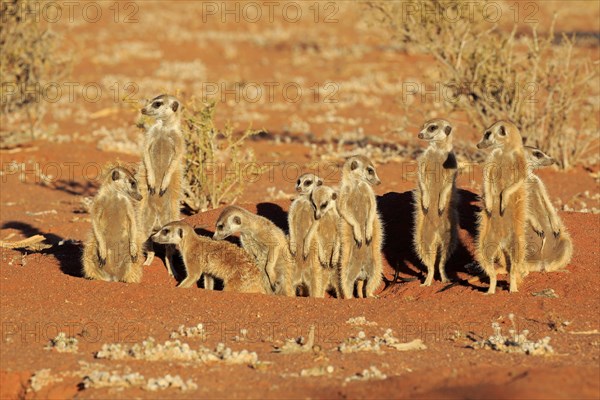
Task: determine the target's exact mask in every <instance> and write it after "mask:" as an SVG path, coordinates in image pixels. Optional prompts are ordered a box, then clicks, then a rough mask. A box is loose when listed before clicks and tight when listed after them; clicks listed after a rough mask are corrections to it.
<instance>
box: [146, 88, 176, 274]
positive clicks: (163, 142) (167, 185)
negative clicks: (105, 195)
mask: <svg viewBox="0 0 600 400" xmlns="http://www.w3.org/2000/svg"><path fill="white" fill-rule="evenodd" d="M141 112H142V114H143V115H148V116H150V117H153V118H155V119H156V122H155V123H154V124H153V125H152V126H150V128H149V129H148V130H147V132H146V135H145V137H144V145H143V151H142V163H141V166H140V171H139V180H140V182H141V184H142V189H143V190H145V191H146V192H147V195H145V196H144V201H143V202H142V209H143V213H142V215H141V225H142V228H141V229H142V231H143V234H144V235H145V237H146V239H148V238H149V237H150V235H151V234H152V233H154V232H156V231H157V230H158V229H160V228H161V227H162V226H163V225H165V224H167V223H169V222H171V221H174V220H177V219H179V205H180V201H181V197H182V184H183V154H184V152H185V141H184V138H183V132H182V130H181V121H180V120H181V105H180V103H179V101H178V100H177V99H176V98H175V97H173V96H168V95H160V96H157V97H155V98H154V99H152V100H151V101H150V102H148V104H146V106H145V107H144V108H142V110H141ZM172 250H173V247H172V246H167V255H166V264H167V271H168V273H169V275H171V276H173V271H172V268H171V266H170V259H171V254H172ZM147 253H148V254H147V259H146V262H145V265H150V263H151V262H152V260H153V258H154V251H153V246H152V241H151V240H148V242H147Z"/></svg>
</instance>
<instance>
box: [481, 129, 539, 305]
mask: <svg viewBox="0 0 600 400" xmlns="http://www.w3.org/2000/svg"><path fill="white" fill-rule="evenodd" d="M477 147H478V148H479V149H485V148H490V147H491V148H492V151H491V152H490V154H489V156H488V157H487V159H486V161H485V165H484V167H483V206H484V207H483V210H482V211H481V212H480V213H479V228H478V235H477V250H476V259H477V261H478V262H479V264H480V265H481V267H482V268H483V271H484V272H485V273H486V275H488V276H489V278H490V287H489V289H488V292H487V293H488V294H493V293H495V292H496V282H497V277H496V269H495V265H494V263H495V261H496V260H497V259H498V258H499V257H500V256H504V261H505V263H504V264H505V265H506V267H507V270H508V273H509V274H510V291H511V292H517V291H518V288H517V285H518V283H519V281H520V280H521V278H522V277H523V275H525V273H526V272H525V267H524V259H525V249H526V239H525V221H526V218H527V208H528V197H527V190H526V186H525V180H526V177H527V162H526V159H525V152H524V150H523V144H522V138H521V134H520V133H519V129H518V128H517V127H516V126H515V125H514V124H513V123H512V122H509V121H498V122H496V123H494V124H493V125H492V126H490V127H489V128H488V129H486V130H485V132H484V134H483V138H482V140H481V141H480V142H479V143H478V144H477Z"/></svg>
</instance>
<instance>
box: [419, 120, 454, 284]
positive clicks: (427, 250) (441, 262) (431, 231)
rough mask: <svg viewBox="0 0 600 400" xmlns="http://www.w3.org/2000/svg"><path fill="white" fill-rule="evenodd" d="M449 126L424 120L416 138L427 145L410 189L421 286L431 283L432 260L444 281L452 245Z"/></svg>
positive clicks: (452, 193) (452, 250)
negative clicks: (414, 185) (424, 275)
mask: <svg viewBox="0 0 600 400" xmlns="http://www.w3.org/2000/svg"><path fill="white" fill-rule="evenodd" d="M451 133H452V126H451V125H450V123H449V122H448V121H445V120H443V119H434V120H431V121H428V122H426V123H425V124H424V125H423V129H422V130H421V132H419V139H424V140H427V141H428V142H429V146H428V147H427V149H426V150H425V152H424V153H423V155H421V157H419V160H418V184H417V188H416V189H415V191H414V200H415V201H414V202H415V212H414V215H415V231H414V235H413V244H414V247H415V252H416V253H417V255H418V256H419V258H420V259H421V261H422V262H423V264H425V266H426V267H427V278H425V282H424V283H423V286H431V283H432V282H433V276H434V273H435V268H436V262H437V265H438V269H439V271H440V279H441V280H442V282H447V281H448V278H447V276H446V269H445V264H446V261H447V260H448V259H449V258H450V256H451V255H452V253H453V252H454V250H455V248H456V241H457V237H458V229H457V224H458V213H457V210H456V196H457V194H456V172H457V170H458V169H457V168H458V165H457V162H456V157H455V156H454V152H453V151H452V135H451Z"/></svg>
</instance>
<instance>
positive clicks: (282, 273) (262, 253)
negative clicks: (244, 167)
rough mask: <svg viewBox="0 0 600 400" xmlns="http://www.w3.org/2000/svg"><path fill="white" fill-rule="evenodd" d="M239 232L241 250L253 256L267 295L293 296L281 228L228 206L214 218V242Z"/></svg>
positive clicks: (285, 245) (289, 257)
mask: <svg viewBox="0 0 600 400" xmlns="http://www.w3.org/2000/svg"><path fill="white" fill-rule="evenodd" d="M237 232H240V240H241V242H242V247H243V248H244V250H246V252H247V253H248V254H249V255H250V256H251V257H253V259H254V261H255V264H256V266H257V268H258V270H259V271H260V272H261V276H262V284H263V288H264V289H265V291H266V292H267V293H275V294H280V295H285V296H293V295H294V292H293V290H292V283H291V273H292V272H293V268H294V265H293V260H292V255H291V254H290V250H289V247H288V241H287V238H286V236H285V234H284V233H283V231H282V230H281V229H279V228H278V227H276V226H275V224H274V223H273V222H271V221H269V220H268V219H266V218H264V217H261V216H259V215H255V214H253V213H251V212H249V211H247V210H245V209H243V208H240V207H237V206H228V207H225V209H224V210H223V211H222V212H221V215H220V216H219V218H218V219H217V223H216V230H215V233H214V235H213V239H215V240H223V239H225V238H227V237H228V236H230V235H232V234H235V233H237Z"/></svg>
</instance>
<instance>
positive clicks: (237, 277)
mask: <svg viewBox="0 0 600 400" xmlns="http://www.w3.org/2000/svg"><path fill="white" fill-rule="evenodd" d="M181 108H182V107H181V104H180V102H179V101H178V100H177V99H176V98H175V97H173V96H169V95H160V96H157V97H155V98H154V99H152V100H150V101H148V102H147V103H146V105H145V106H144V107H143V108H142V109H141V113H142V114H143V115H147V116H149V117H151V118H154V120H155V121H154V123H153V124H152V125H150V126H149V128H148V129H147V130H146V133H145V137H144V143H143V149H142V152H141V153H142V154H141V162H140V164H139V166H138V168H137V171H136V172H134V171H131V170H129V169H127V168H126V167H125V166H122V165H119V164H110V165H109V166H108V167H107V168H106V169H105V171H104V173H103V175H102V179H101V186H100V189H99V191H98V194H97V195H96V197H95V199H94V203H93V205H92V208H91V220H92V230H91V233H90V236H89V239H88V240H87V241H86V243H85V247H84V252H83V257H82V265H83V275H84V276H85V277H87V278H89V279H97V280H106V281H122V282H139V281H140V280H141V277H142V269H143V265H149V264H150V263H151V262H152V260H153V258H154V248H153V242H155V243H159V244H162V245H165V265H166V267H167V271H168V273H169V275H170V276H172V277H173V276H174V271H173V260H172V255H173V254H174V251H175V250H178V251H179V253H180V255H181V257H182V259H183V263H184V266H185V270H186V278H185V279H184V280H183V281H182V282H181V283H180V284H179V286H180V287H190V286H193V285H195V284H196V283H197V282H198V280H199V279H200V278H201V277H204V287H205V288H207V289H212V288H213V287H214V279H215V278H216V279H220V280H222V281H223V286H224V290H230V291H240V292H255V293H264V294H278V295H285V296H295V295H296V294H297V293H298V292H301V293H302V294H304V295H307V296H312V297H324V296H325V293H326V292H327V291H328V290H332V291H333V292H334V293H335V295H336V297H342V298H351V297H354V294H355V293H356V296H358V297H374V296H375V292H376V291H377V289H378V288H379V286H380V285H381V283H382V279H383V264H382V255H381V250H382V245H383V239H384V237H383V229H382V222H381V220H380V217H379V214H378V211H377V201H376V196H375V193H374V191H373V186H375V185H378V184H380V182H381V181H380V180H379V177H378V176H377V172H376V170H375V166H374V165H373V163H372V162H371V161H370V160H369V159H368V158H367V157H365V156H360V155H356V156H352V157H349V158H348V159H347V160H346V161H345V162H344V164H343V167H342V178H341V182H340V184H339V187H338V188H333V187H330V186H326V185H324V184H323V180H322V179H321V178H319V177H318V176H316V175H314V174H304V175H302V176H300V177H299V179H298V181H297V182H296V192H297V193H298V197H297V198H296V199H295V200H294V201H293V202H292V204H291V207H290V210H289V214H288V225H289V235H286V234H285V233H284V232H283V231H282V230H281V229H280V228H278V227H277V226H276V225H275V224H274V223H273V222H271V221H269V220H268V219H266V218H264V217H261V216H259V215H255V214H253V213H251V212H249V211H247V210H245V209H243V208H240V207H237V206H228V207H226V208H225V209H224V210H223V212H222V213H221V214H220V216H219V218H218V220H217V223H216V227H215V233H214V236H213V237H212V239H211V238H207V237H203V236H200V235H197V234H196V233H195V232H194V230H193V229H192V227H190V226H189V225H187V224H185V223H183V222H179V221H178V219H179V210H180V202H181V198H182V188H183V176H184V159H183V156H184V152H185V140H184V136H183V132H182V128H181ZM453 130H454V128H453V127H452V125H451V124H450V123H449V122H448V121H446V120H443V119H435V120H431V121H428V122H426V123H425V124H424V126H423V129H422V130H421V131H420V132H419V135H418V137H419V138H420V139H423V140H426V141H428V142H429V145H428V147H427V148H426V150H425V152H424V153H423V154H422V155H421V156H420V157H419V159H418V179H417V181H418V184H417V187H416V189H415V190H414V192H413V193H414V204H415V208H414V217H415V225H414V232H413V246H414V250H415V253H416V254H417V255H418V257H419V258H420V260H421V262H422V263H423V264H424V265H425V267H426V269H427V276H426V278H425V281H424V283H423V285H425V286H430V285H431V284H432V282H433V279H434V274H435V270H436V268H437V269H438V270H439V274H440V278H441V280H442V282H447V281H448V278H447V275H446V272H445V266H446V263H447V261H448V259H449V258H450V256H451V255H452V253H453V251H454V250H455V248H456V246H457V243H458V225H459V218H458V194H457V190H456V176H457V172H458V163H457V160H456V157H455V155H454V152H453V147H452V133H453ZM477 147H478V148H480V149H485V148H491V152H490V154H489V156H488V158H487V159H486V161H485V163H484V168H483V177H484V179H483V208H482V211H481V212H480V213H479V214H478V234H477V238H476V252H475V253H476V254H475V259H476V261H477V262H478V263H479V265H480V266H481V268H482V270H483V272H484V273H485V274H486V275H488V276H489V278H490V286H489V290H488V293H490V294H491V293H494V292H495V289H496V283H497V277H496V276H497V274H498V273H508V274H509V276H510V279H509V280H510V291H511V292H516V291H517V286H518V284H519V282H520V281H521V280H522V279H523V278H524V277H525V276H526V275H527V274H528V273H529V272H531V271H548V272H550V271H557V270H560V269H563V268H564V267H565V266H566V265H567V264H568V262H569V261H570V259H571V255H572V252H573V245H572V242H571V239H570V237H569V234H568V233H567V231H566V229H565V227H564V225H563V223H562V221H561V219H560V217H559V216H558V213H557V211H556V209H555V208H554V207H553V206H552V203H551V201H550V199H549V197H548V192H547V191H546V188H545V186H544V184H543V182H542V181H541V179H540V178H539V177H538V176H537V175H535V174H534V172H533V171H534V170H535V169H536V168H539V167H543V166H547V165H551V164H553V163H554V160H553V159H552V158H551V157H549V156H548V155H546V154H544V153H543V152H542V151H541V150H539V149H537V148H533V147H528V146H524V145H523V141H522V138H521V135H520V133H519V130H518V129H517V127H516V126H515V125H514V124H513V123H511V122H508V121H499V122H496V123H495V124H493V125H492V126H491V127H489V128H488V129H486V130H485V132H484V135H483V138H482V140H481V141H480V142H479V143H478V144H477ZM236 233H239V234H240V242H241V245H242V249H240V248H239V247H237V246H235V245H233V244H231V243H229V242H227V241H224V240H223V239H225V238H227V237H228V236H230V235H232V234H236ZM144 253H145V254H146V259H145V262H143V263H142V255H143V254H144ZM496 264H498V266H499V268H496Z"/></svg>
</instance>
